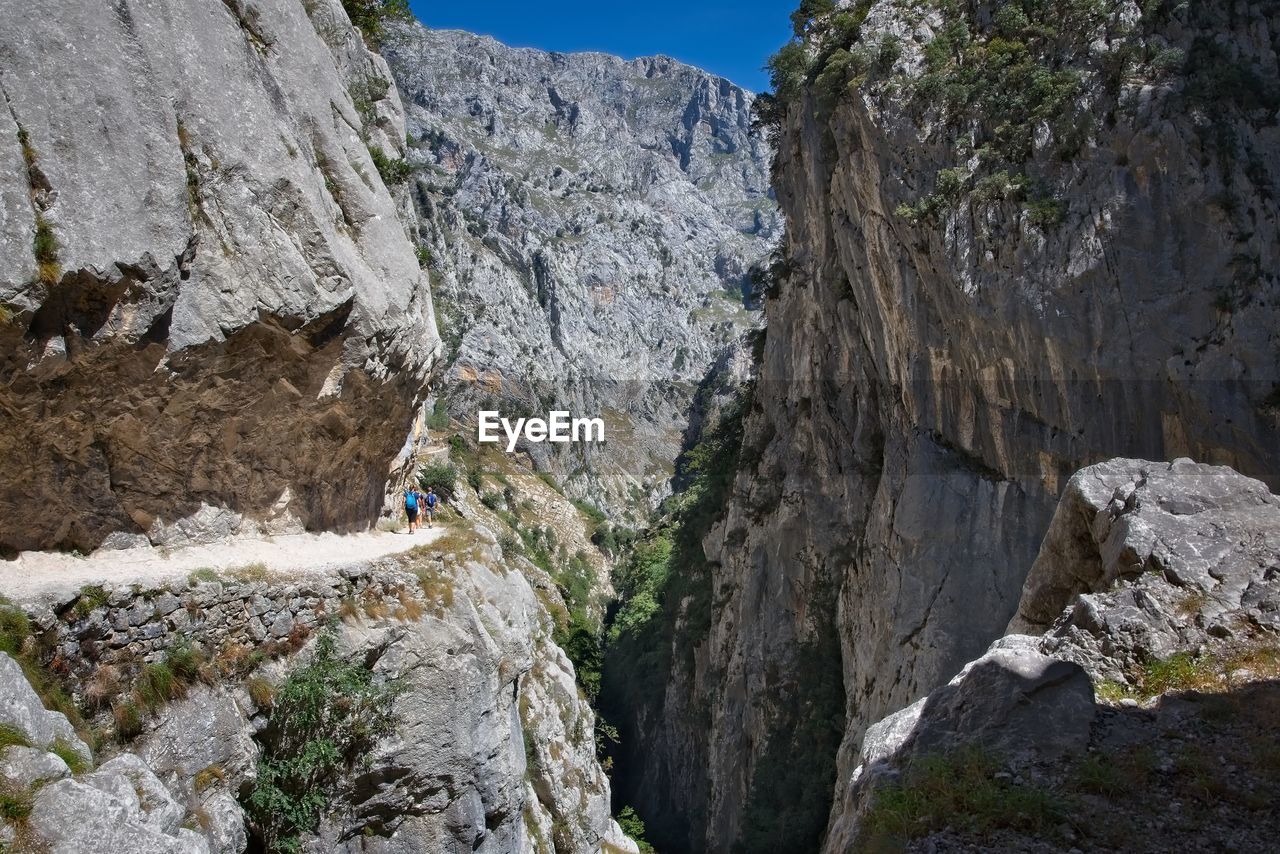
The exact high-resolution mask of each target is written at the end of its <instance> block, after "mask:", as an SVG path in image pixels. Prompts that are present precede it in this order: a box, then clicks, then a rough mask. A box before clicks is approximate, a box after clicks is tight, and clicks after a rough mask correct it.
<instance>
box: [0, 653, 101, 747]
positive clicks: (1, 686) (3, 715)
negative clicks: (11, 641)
mask: <svg viewBox="0 0 1280 854" xmlns="http://www.w3.org/2000/svg"><path fill="white" fill-rule="evenodd" d="M0 724H5V725H7V726H10V727H13V728H14V729H16V730H17V731H18V732H20V733H22V734H23V735H25V736H26V738H27V739H28V740H29V741H30V742H31V743H32V745H34V746H35V747H40V748H45V749H47V748H49V747H52V746H53V745H54V744H55V743H61V744H62V745H64V746H66V747H67V748H68V749H70V750H72V751H74V752H75V753H77V754H78V755H79V756H80V757H81V758H82V759H83V760H84V761H85V762H92V761H93V752H92V751H91V750H90V749H89V745H87V744H85V743H84V741H83V740H82V739H81V738H80V736H78V735H77V734H76V731H75V729H74V728H73V727H72V726H71V724H70V723H69V722H68V721H67V718H66V716H65V715H63V714H60V713H59V712H53V711H50V710H48V709H46V708H45V707H44V703H43V702H42V701H41V700H40V695H39V694H37V693H36V691H35V689H34V688H32V687H31V683H29V682H28V681H27V678H26V677H25V676H24V675H23V673H22V667H20V666H19V665H18V662H16V661H14V660H13V659H12V658H10V657H9V656H8V655H7V654H5V653H3V652H0Z"/></svg>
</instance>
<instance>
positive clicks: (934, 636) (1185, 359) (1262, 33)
mask: <svg viewBox="0 0 1280 854" xmlns="http://www.w3.org/2000/svg"><path fill="white" fill-rule="evenodd" d="M842 5H843V6H845V8H844V9H842V10H841V14H844V15H846V16H848V17H845V18H843V19H839V18H838V17H837V16H833V17H832V18H831V19H826V18H822V17H820V19H819V20H817V21H815V22H813V23H812V26H811V27H810V35H809V37H808V39H807V42H806V45H805V46H804V47H803V49H802V50H801V57H800V58H799V59H796V58H795V57H794V55H793V56H792V57H790V58H789V61H790V62H791V65H792V66H793V67H795V66H799V70H795V71H791V72H789V73H788V72H787V71H786V66H785V64H784V66H783V68H784V71H783V74H782V78H781V82H783V83H785V84H786V86H784V90H785V91H784V92H783V93H782V95H781V97H782V102H781V103H778V104H776V105H775V106H774V110H773V116H774V118H775V119H776V123H777V128H778V136H777V150H778V154H777V158H776V169H775V190H776V192H777V194H778V197H779V201H780V203H781V205H782V208H783V210H784V212H785V214H786V215H787V228H788V232H787V237H786V240H785V243H784V246H785V251H786V254H787V256H788V263H787V264H786V265H783V266H781V267H780V268H779V269H778V273H779V274H780V277H779V281H778V283H777V289H778V296H777V297H776V299H769V300H767V301H766V305H765V311H766V315H767V318H768V338H767V341H766V343H765V347H764V360H763V364H762V366H761V368H760V372H759V376H760V378H759V383H758V391H757V394H756V401H755V409H754V411H753V412H752V413H751V415H750V416H749V417H748V420H747V424H746V437H745V440H744V447H745V448H746V452H744V458H745V459H746V460H747V461H748V463H749V465H748V467H747V469H746V470H744V471H743V472H741V473H740V474H739V478H738V481H737V484H736V490H735V492H736V494H735V496H734V498H733V500H732V501H731V502H730V503H729V506H728V508H727V513H726V516H725V519H724V522H723V524H722V526H720V527H719V528H718V529H717V530H715V531H714V532H713V534H712V536H711V537H709V538H708V540H707V543H706V547H707V548H706V551H707V555H708V557H709V558H710V560H711V561H712V564H713V566H714V567H715V569H714V590H713V593H712V596H711V601H713V602H715V603H717V607H716V609H715V612H714V613H715V617H714V620H713V622H712V624H711V627H710V629H709V631H708V632H707V633H706V635H705V639H703V640H699V639H694V641H693V642H692V644H691V645H692V647H693V649H692V650H686V649H678V650H673V654H672V656H671V658H672V660H673V661H675V662H677V663H678V662H684V661H688V660H689V659H690V658H692V660H693V662H694V664H693V666H691V667H685V666H684V665H678V667H677V668H676V672H675V674H674V675H673V677H672V678H671V680H670V681H669V684H668V687H667V688H666V691H665V692H664V693H655V699H654V702H653V704H652V707H651V708H649V709H646V710H642V711H639V712H637V713H636V714H635V715H634V716H633V718H632V723H633V725H634V730H633V731H632V733H631V738H632V739H633V741H634V740H639V741H641V742H643V743H644V745H645V748H644V750H643V751H641V752H640V753H641V754H642V755H640V756H639V757H638V760H639V768H638V769H637V774H636V778H635V782H634V783H633V784H632V783H628V786H627V789H626V791H625V796H626V797H627V798H634V799H635V801H636V802H637V804H638V805H639V806H640V807H641V810H640V811H641V814H642V815H643V816H644V817H645V818H652V820H653V821H654V822H658V823H660V824H661V825H666V828H665V830H664V836H663V837H661V839H662V840H663V841H667V840H669V842H668V844H671V845H676V846H678V847H679V846H686V847H690V848H693V849H697V848H700V847H707V848H713V847H715V846H717V845H726V844H732V840H737V839H739V838H742V837H743V835H744V833H746V830H747V827H748V824H749V823H754V822H757V821H758V820H759V819H760V817H761V816H764V815H770V816H771V817H772V818H775V819H777V817H778V814H777V810H779V809H780V805H781V804H785V803H789V804H792V805H793V806H796V807H797V808H799V807H800V805H801V804H800V801H801V799H800V797H799V796H798V795H797V794H795V793H794V790H795V787H793V786H778V785H777V784H776V781H777V780H778V779H779V776H778V769H779V768H784V769H785V768H786V767H789V766H788V762H789V761H794V759H793V757H795V756H802V757H804V759H803V761H804V762H805V763H806V764H807V766H808V767H810V768H813V769H815V771H814V773H824V774H825V773H827V772H828V769H830V768H831V766H829V765H827V764H826V762H827V757H828V756H829V755H830V752H831V749H832V744H831V742H830V736H829V732H830V730H831V728H833V727H836V726H837V725H838V728H839V729H841V731H842V737H841V739H840V741H841V742H842V747H841V748H840V750H839V760H838V766H839V767H838V771H835V770H834V769H832V776H833V777H834V779H836V780H837V781H840V780H847V779H849V777H850V775H851V772H852V770H853V768H854V767H855V766H856V764H857V761H858V760H857V750H858V745H859V744H860V743H861V741H862V735H863V733H864V731H865V729H866V727H867V726H869V725H870V724H871V723H872V722H874V721H876V720H878V719H880V718H881V717H883V716H884V715H885V714H888V713H890V712H892V711H895V710H897V709H901V708H903V707H905V706H906V705H908V704H910V703H911V702H914V701H915V700H917V699H919V698H920V697H922V696H924V695H925V694H927V693H928V692H929V691H930V690H932V689H933V688H936V687H938V686H939V685H942V684H944V683H945V682H946V681H947V680H948V679H950V678H951V676H952V675H953V674H954V673H955V672H956V671H957V670H958V669H959V668H960V667H961V666H962V665H963V664H964V663H965V662H966V661H970V660H972V659H974V658H975V657H977V656H978V655H980V654H981V653H982V651H983V650H985V649H986V648H987V646H988V644H989V643H990V642H991V641H992V640H993V639H994V638H996V637H998V636H999V635H1000V634H1002V633H1003V631H1004V628H1005V626H1006V624H1007V623H1008V621H1009V619H1011V618H1012V617H1013V616H1014V614H1015V610H1016V607H1017V603H1018V599H1019V595H1020V590H1021V587H1022V583H1023V580H1024V578H1025V574H1026V572H1027V569H1028V567H1030V566H1031V564H1032V561H1033V560H1034V558H1035V555H1036V553H1037V549H1038V547H1039V544H1040V540H1041V538H1042V537H1043V535H1044V532H1045V531H1046V530H1047V529H1048V527H1049V523H1050V520H1051V517H1052V515H1053V512H1054V508H1055V505H1056V503H1057V499H1058V496H1059V495H1060V494H1061V492H1062V490H1063V488H1064V486H1065V484H1066V481H1067V480H1068V478H1069V477H1070V475H1071V474H1072V473H1074V472H1075V471H1077V470H1078V469H1080V468H1081V467H1083V466H1085V465H1088V464H1090V463H1093V462H1095V461H1097V460H1099V459H1106V458H1110V457H1113V456H1117V455H1121V456H1141V457H1147V458H1151V459H1175V458H1178V457H1182V456H1186V455H1191V456H1194V457H1195V458H1197V459H1200V460H1203V461H1205V462H1208V463H1215V464H1230V465H1232V466H1233V467H1235V468H1236V469H1237V470H1239V471H1240V472H1242V473H1243V474H1245V475H1248V476H1252V477H1258V478H1261V479H1263V480H1264V481H1266V482H1268V483H1270V484H1271V485H1272V486H1274V485H1275V484H1276V483H1277V480H1276V477H1277V474H1278V473H1280V468H1278V463H1277V460H1280V454H1278V453H1277V446H1276V439H1275V437H1276V420H1275V418H1276V415H1275V408H1274V398H1273V389H1274V387H1275V384H1276V383H1277V381H1278V380H1280V369H1278V363H1277V358H1276V353H1277V337H1276V335H1277V333H1276V330H1277V329H1280V325H1278V324H1277V317H1276V311H1277V306H1278V305H1280V297H1278V292H1277V282H1276V279H1275V277H1274V275H1273V274H1272V273H1271V272H1268V271H1274V270H1275V269H1276V268H1277V264H1276V259H1275V251H1276V246H1277V245H1280V244H1278V243H1277V240H1276V235H1277V223H1278V222H1280V210H1278V208H1277V201H1276V196H1275V194H1274V192H1273V191H1272V190H1271V189H1269V188H1270V187H1273V186H1274V185H1275V182H1276V175H1275V172H1274V169H1273V167H1271V166H1263V165H1262V164H1264V163H1265V164H1274V163H1277V162H1280V158H1277V152H1278V151H1280V148H1278V146H1280V137H1277V135H1276V132H1275V122H1274V114H1275V109H1276V105H1277V104H1278V103H1280V102H1277V101H1276V100H1275V86H1274V81H1275V79H1276V68H1277V55H1276V51H1275V33H1276V32H1277V30H1278V24H1277V20H1276V18H1275V11H1274V9H1271V8H1269V7H1263V6H1256V5H1253V6H1237V7H1233V10H1232V11H1231V12H1227V11H1226V10H1224V9H1209V8H1208V7H1197V8H1196V9H1194V10H1192V9H1190V8H1189V7H1179V8H1178V9H1173V8H1171V7H1161V8H1160V9H1159V10H1156V11H1155V12H1151V17H1143V12H1142V10H1141V9H1139V8H1138V7H1137V5H1136V4H1132V3H1120V2H1116V3H1110V2H1108V3H1102V4H1091V5H1090V6H1089V10H1088V11H1087V12H1081V13H1080V14H1076V12H1072V13H1071V14H1070V15H1068V14H1065V13H1061V14H1059V12H1058V11H1055V12H1054V13H1053V15H1052V17H1053V20H1051V21H1047V22H1046V25H1047V26H1050V27H1052V28H1053V31H1054V32H1056V33H1058V34H1059V38H1056V39H1052V40H1049V41H1047V42H1041V41H1037V37H1036V36H1035V35H1034V33H1032V32H1031V31H1030V30H1027V29H1018V30H1017V32H1015V33H1009V32H1003V31H1001V30H999V29H998V27H1010V26H1012V27H1014V28H1015V29H1016V28H1017V27H1021V26H1023V25H1022V24H1020V23H1019V22H1018V21H1017V20H1013V19H1005V18H1001V19H1000V22H996V21H995V20H994V19H993V13H989V11H988V10H987V9H986V7H981V6H971V5H966V4H960V5H958V6H955V5H952V6H947V7H946V8H945V9H944V8H941V7H920V6H918V5H915V4H907V3H901V2H896V0H882V2H875V3H870V4H864V3H856V4H842ZM1028 8H1029V9H1030V8H1031V7H1028ZM1036 8H1038V9H1047V8H1048V7H1036ZM1053 8H1054V10H1059V11H1060V7H1058V6H1055V7H1053ZM1073 8H1074V7H1073ZM1080 8H1081V9H1083V8H1084V7H1080ZM1148 8H1149V7H1148ZM1035 11H1036V10H1035V9H1031V12H1028V13H1027V14H1031V13H1034V12H1035ZM1149 11H1150V10H1149ZM864 13H865V18H864V17H863V15H864ZM1046 14H1047V13H1046ZM837 21H840V23H838V24H837V23H836V22H837ZM944 33H945V34H947V38H949V39H951V41H950V42H949V43H939V44H938V45H935V47H934V49H933V50H932V51H930V50H929V49H928V47H927V46H928V45H930V44H931V43H932V42H934V40H935V39H937V38H939V37H940V36H941V35H942V34H944ZM996 38H1003V39H1004V40H1005V44H1006V45H1007V44H1008V43H1009V42H1010V40H1017V41H1018V42H1019V44H1021V45H1023V48H1020V50H1025V51H1027V52H1028V54H1027V55H1039V54H1041V53H1044V50H1048V53H1047V54H1045V58H1044V60H1043V62H1041V63H1040V65H1042V66H1043V67H1044V69H1045V73H1050V72H1053V73H1056V72H1062V73H1064V74H1069V75H1073V76H1072V80H1073V81H1074V82H1070V83H1065V82H1063V81H1064V80H1065V78H1054V79H1055V80H1056V81H1057V82H1058V83H1059V84H1061V85H1063V86H1068V87H1069V88H1070V90H1071V92H1072V93H1073V96H1072V98H1070V99H1065V100H1063V101H1062V102H1061V104H1060V105H1059V106H1057V107H1053V109H1054V110H1059V111H1060V114H1055V115H1053V116H1052V117H1051V118H1047V119H1045V120H1044V121H1043V122H1041V123H1030V124H1028V123H1027V120H1026V117H1025V116H1026V113H1025V112H1024V114H1023V115H1022V116H1020V117H1018V116H1014V115H1013V113H1016V112H1017V111H1018V109H1020V108H1019V107H1018V106H1017V105H1018V104H1024V103H1030V101H1029V100H1028V99H1031V98H1032V97H1033V96H1032V94H1030V93H1032V92H1033V91H1034V87H1031V86H1029V85H1023V84H1022V83H1020V82H1018V80H1010V81H1001V80H1000V79H998V78H994V77H992V78H988V77H987V76H986V75H988V74H992V75H994V74H995V70H996V69H999V68H1000V67H1001V66H1000V64H999V63H998V62H997V61H996V60H995V59H993V58H992V57H993V56H994V55H995V54H994V51H997V50H998V49H999V45H998V44H995V42H992V39H996ZM1227 44H1229V45H1230V46H1231V48H1230V51H1231V56H1230V58H1229V60H1228V59H1221V61H1219V59H1214V58H1212V57H1214V56H1216V54H1213V50H1214V49H1215V48H1214V45H1218V46H1221V45H1227ZM989 45H995V46H994V47H988V46H989ZM1044 45H1048V48H1044ZM978 46H982V48H981V49H982V50H983V51H986V52H980V49H979V47H978ZM1137 47H1141V50H1142V51H1145V50H1147V49H1148V48H1150V51H1151V55H1154V54H1155V53H1158V52H1160V51H1163V50H1165V49H1166V48H1168V49H1171V50H1173V53H1171V54H1168V56H1172V57H1174V58H1177V57H1182V58H1184V59H1186V60H1187V61H1186V63H1185V64H1181V65H1180V64H1178V63H1174V64H1173V66H1172V67H1171V68H1164V69H1163V70H1162V69H1161V68H1156V67H1154V66H1151V65H1149V64H1146V61H1145V60H1141V61H1136V60H1134V57H1135V56H1137V57H1139V58H1141V57H1144V56H1146V55H1147V54H1146V53H1140V52H1134V49H1135V48H1137ZM962 51H967V52H968V53H967V54H966V55H967V56H968V59H966V60H965V61H964V62H963V63H960V62H959V61H956V60H955V59H954V58H955V57H956V56H958V55H959V54H960V53H961V52H962ZM1019 56H1023V54H1019ZM1126 57H1127V58H1126ZM1197 57H1198V59H1197ZM1028 61H1029V62H1032V64H1033V65H1035V64H1036V63H1035V61H1033V60H1028ZM1135 61H1136V62H1137V64H1136V65H1135V64H1134V62H1135ZM1223 62H1229V63H1230V67H1232V68H1235V69H1238V70H1239V71H1240V73H1241V75H1243V77H1242V79H1245V78H1247V79H1250V80H1256V81H1258V86H1257V87H1256V88H1253V89H1249V90H1247V91H1246V90H1243V89H1237V88H1234V87H1224V88H1223V89H1222V91H1219V92H1216V93H1215V94H1213V95H1212V96H1210V97H1206V95H1205V92H1206V88H1205V87H1206V86H1209V87H1210V88H1211V87H1212V85H1213V84H1212V74H1213V72H1212V71H1211V69H1213V68H1220V67H1223V66H1222V63H1223ZM810 63H812V65H810V67H808V68H807V69H806V68H805V67H804V66H805V65H809V64H810ZM1126 63H1128V64H1126ZM1108 68H1111V69H1115V68H1121V69H1123V73H1122V74H1120V75H1118V76H1117V75H1116V74H1115V73H1111V72H1107V71H1106V69H1108ZM957 69H959V70H957ZM965 70H973V72H974V74H975V75H976V76H978V78H979V79H978V80H977V81H976V82H975V81H973V80H969V79H968V78H965V77H964V71H965ZM953 71H954V72H955V73H954V74H952V72H953ZM1027 73H1028V74H1030V73H1031V70H1028V72H1027ZM949 75H950V76H949ZM1019 79H1021V78H1019ZM1046 79H1047V78H1046ZM965 86H974V87H978V88H977V89H966V88H964V87H965ZM982 87H985V88H982ZM966 92H967V93H970V94H971V95H972V97H970V96H969V95H964V94H963V93H966ZM974 93H977V94H974ZM1253 93H1256V94H1258V96H1259V98H1260V100H1257V101H1255V100H1252V98H1253ZM1019 98H1020V99H1023V100H1022V101H1018V100H1015V99H1019ZM1062 105H1065V106H1062ZM1040 106H1041V107H1044V108H1045V110H1046V114H1047V113H1048V107H1045V105H1043V104H1041V105H1040ZM1005 111H1012V112H1009V113H1006V112H1005ZM1024 128H1025V129H1026V131H1027V132H1026V133H1025V134H1022V133H1021V129H1024ZM1220 133H1221V134H1225V136H1222V135H1219V134H1220ZM1009 134H1013V135H1014V136H1016V137H1017V138H1018V139H1019V140H1021V141H1020V142H1018V143H1017V144H1016V145H1012V144H1009V143H1008V142H1007V139H1008V135H1009ZM1024 137H1025V138H1024ZM1228 138H1229V139H1230V142H1229V143H1223V144H1222V145H1220V144H1219V143H1220V142H1221V141H1223V140H1226V139H1228ZM1224 146H1225V147H1224ZM1251 164H1253V165H1251ZM1002 172H1003V178H1001V173H1002ZM1015 178H1017V179H1018V180H1017V181H1015V180H1014V179H1015ZM1002 180H1003V181H1004V182H1005V183H1001V181H1002ZM1019 186H1021V187H1022V188H1023V190H1019V189H1018V187H1019ZM1024 190H1025V192H1024ZM1246 268H1247V269H1248V270H1249V271H1250V272H1248V273H1245V272H1244V270H1245V269H1246ZM1255 270H1256V271H1258V274H1257V275H1254V273H1253V272H1252V271H1255ZM1246 282H1247V284H1246ZM833 636H834V637H835V638H837V639H838V646H837V645H836V644H834V643H831V639H832V637H833ZM823 650H826V652H823ZM681 668H683V669H681ZM824 674H825V675H826V677H825V678H834V679H836V680H838V681H839V683H840V685H841V686H842V688H843V691H842V693H843V702H840V701H837V702H835V703H829V704H826V705H824V706H823V707H822V708H813V707H809V706H806V705H805V704H806V703H807V702H810V701H811V699H812V698H813V697H814V696H815V694H814V692H813V691H812V689H811V686H812V685H813V684H815V683H816V684H825V679H824V678H823V675H824ZM664 703H665V704H666V705H665V706H664ZM673 704H681V705H683V706H684V707H685V708H684V710H683V713H682V714H679V715H673V714H671V711H672V709H673V708H674V706H673ZM842 716H843V723H842V724H841V723H840V721H841V717H842ZM686 721H687V722H688V723H684V722H686ZM833 721H834V722H835V723H834V724H833V723H832V722H833ZM818 745H821V746H820V747H819V746H818ZM753 791H754V792H755V793H756V794H755V795H754V796H753ZM753 798H754V800H753ZM838 798H839V792H837V799H838ZM703 816H705V818H704V817H703ZM822 824H823V823H822V822H821V821H820V820H817V819H815V820H814V822H813V825H814V828H813V834H812V839H813V843H812V844H813V845H815V846H816V845H818V844H820V843H819V842H818V840H820V838H821V837H822V835H823V832H824V831H823V829H822ZM768 826H769V827H772V828H773V830H772V831H769V830H766V832H765V833H764V834H763V835H757V836H755V837H753V839H751V840H745V842H744V844H746V846H747V850H771V846H776V845H777V844H779V840H780V839H781V838H782V837H781V835H779V834H781V833H782V831H781V830H780V828H782V827H784V826H785V825H784V824H783V823H782V822H781V819H778V820H777V821H774V822H773V823H772V824H771V825H768ZM756 829H757V830H758V829H759V828H758V827H756ZM770 833H773V834H774V835H772V836H771V835H770ZM726 840H729V841H730V842H726ZM753 846H755V847H753Z"/></svg>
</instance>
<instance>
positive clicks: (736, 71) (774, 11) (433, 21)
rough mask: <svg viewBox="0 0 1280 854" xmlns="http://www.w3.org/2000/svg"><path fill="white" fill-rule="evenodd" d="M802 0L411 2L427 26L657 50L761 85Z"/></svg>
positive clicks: (515, 40) (525, 41)
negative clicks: (766, 65) (768, 61)
mask: <svg viewBox="0 0 1280 854" xmlns="http://www.w3.org/2000/svg"><path fill="white" fill-rule="evenodd" d="M798 2H799V0H743V2H737V3H734V2H727V0H711V2H703V0H684V2H680V0H624V2H621V3H613V2H609V0H593V2H584V0H550V2H536V0H527V2H507V0H492V2H485V0H470V2H467V0H464V2H457V0H454V2H449V3H442V2H439V0H410V5H411V6H412V7H413V11H414V14H416V15H417V16H418V19H419V20H420V21H422V23H424V24H426V25H427V26H428V27H438V28H450V29H461V30H470V31H472V32H476V33H484V34H486V35H491V36H493V37H494V38H496V39H498V40H499V41H502V42H505V43H507V44H510V45H514V46H516V47H537V48H542V49H543V50H558V51H573V50H601V51H605V52H607V53H616V54H618V55H620V56H624V57H626V58H627V59H633V58H635V57H637V56H649V55H652V54H656V53H662V54H666V55H667V56H674V57H675V58H676V59H679V60H682V61H684V62H687V63H689V64H691V65H697V66H699V67H701V68H705V69H707V70H708V71H711V72H714V73H716V74H721V75H724V76H725V77H728V78H729V79H730V80H732V81H733V82H734V83H737V84H738V85H740V86H745V87H746V88H748V89H753V90H755V91H757V92H758V91H761V90H763V89H765V88H767V87H768V78H767V76H766V75H765V73H764V72H763V71H761V70H760V67H761V66H762V65H764V62H765V60H766V59H767V58H768V57H769V54H771V53H773V52H774V51H775V50H777V49H778V48H779V47H781V46H782V43H783V42H785V41H786V40H787V37H788V36H789V35H790V34H791V24H790V21H789V20H788V16H789V15H790V14H791V12H792V10H793V9H794V8H795V7H796V5H797V3H798Z"/></svg>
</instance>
